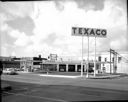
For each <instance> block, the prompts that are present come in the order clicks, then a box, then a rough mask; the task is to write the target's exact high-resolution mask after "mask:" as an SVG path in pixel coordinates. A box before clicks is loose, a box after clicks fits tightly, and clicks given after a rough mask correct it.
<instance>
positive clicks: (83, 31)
mask: <svg viewBox="0 0 128 102" xmlns="http://www.w3.org/2000/svg"><path fill="white" fill-rule="evenodd" d="M72 35H73V36H89V37H106V36H107V30H106V29H96V28H81V27H72Z"/></svg>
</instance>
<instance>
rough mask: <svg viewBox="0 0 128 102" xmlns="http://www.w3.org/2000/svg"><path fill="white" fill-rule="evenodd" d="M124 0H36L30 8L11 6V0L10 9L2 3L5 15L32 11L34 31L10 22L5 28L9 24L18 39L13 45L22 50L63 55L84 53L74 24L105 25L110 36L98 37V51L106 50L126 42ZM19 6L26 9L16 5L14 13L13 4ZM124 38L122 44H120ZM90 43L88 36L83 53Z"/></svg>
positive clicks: (13, 34) (23, 5) (92, 39)
mask: <svg viewBox="0 0 128 102" xmlns="http://www.w3.org/2000/svg"><path fill="white" fill-rule="evenodd" d="M122 1H123V2H122ZM122 1H121V0H115V1H114V0H96V1H94V0H80V2H78V1H76V0H71V1H45V2H34V3H32V4H31V3H30V5H33V6H30V7H28V8H31V9H28V10H26V9H27V6H26V5H27V4H28V3H24V4H21V5H20V6H19V3H17V4H15V3H14V4H13V5H15V6H14V7H11V5H12V4H8V5H9V7H11V10H8V9H9V8H8V7H7V5H6V7H7V8H4V7H2V9H4V10H5V11H6V13H4V15H5V14H8V15H12V16H16V17H26V16H28V15H29V16H31V18H32V20H33V22H34V25H35V26H34V27H33V28H32V29H31V30H32V31H31V32H32V34H31V35H30V36H28V32H24V31H19V30H18V29H16V28H15V29H14V28H12V25H11V24H10V25H7V24H5V25H4V26H3V28H2V30H3V31H5V30H7V28H8V27H10V28H11V30H9V33H10V36H11V37H12V38H14V39H15V42H14V45H16V46H21V47H23V46H24V47H25V49H23V52H26V53H31V55H35V54H38V53H43V55H44V56H47V55H49V54H50V53H56V54H58V55H60V56H81V50H82V45H81V37H75V36H71V28H72V27H73V26H76V27H90V28H105V29H107V32H108V33H107V38H97V51H104V50H105V51H107V50H108V49H109V48H110V47H112V48H114V49H117V48H118V49H121V50H122V49H125V47H126V45H127V43H126V42H127V37H126V36H127V31H126V29H127V26H126V21H127V17H126V5H125V4H124V3H125V2H124V1H125V0H122ZM87 5H88V6H87ZM17 6H19V7H20V8H23V7H25V8H23V10H22V9H17V11H19V12H18V13H16V14H14V11H15V10H14V8H16V7H17ZM33 8H34V9H33ZM32 9H33V10H34V11H32ZM29 11H30V13H29ZM22 13H23V15H22ZM6 17H7V16H6ZM3 19H4V16H3ZM7 19H8V18H7ZM23 20H24V19H23ZM5 21H6V20H5ZM17 21H18V18H17ZM10 23H12V22H10ZM15 24H18V23H15ZM28 27H29V26H28ZM122 40H123V46H122V45H121V44H120V43H121V41H122ZM87 44H88V42H87V38H84V55H85V54H86V53H87ZM125 50H126V49H125ZM90 52H91V53H94V38H90ZM16 54H17V53H16Z"/></svg>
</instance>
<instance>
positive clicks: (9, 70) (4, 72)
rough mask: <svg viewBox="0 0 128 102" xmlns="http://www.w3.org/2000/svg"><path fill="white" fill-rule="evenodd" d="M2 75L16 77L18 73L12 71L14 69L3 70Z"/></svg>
mask: <svg viewBox="0 0 128 102" xmlns="http://www.w3.org/2000/svg"><path fill="white" fill-rule="evenodd" d="M3 74H7V75H17V74H18V73H17V72H16V71H15V70H14V68H6V69H4V70H3Z"/></svg>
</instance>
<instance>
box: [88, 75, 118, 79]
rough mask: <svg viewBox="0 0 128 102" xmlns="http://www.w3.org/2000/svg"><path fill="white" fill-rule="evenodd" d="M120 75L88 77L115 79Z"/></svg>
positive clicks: (92, 77)
mask: <svg viewBox="0 0 128 102" xmlns="http://www.w3.org/2000/svg"><path fill="white" fill-rule="evenodd" d="M118 77H120V75H109V76H96V77H94V76H91V77H88V79H114V78H118Z"/></svg>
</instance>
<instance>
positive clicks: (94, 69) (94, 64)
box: [94, 36, 96, 77]
mask: <svg viewBox="0 0 128 102" xmlns="http://www.w3.org/2000/svg"><path fill="white" fill-rule="evenodd" d="M95 76H96V36H95V61H94V77H95Z"/></svg>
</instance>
